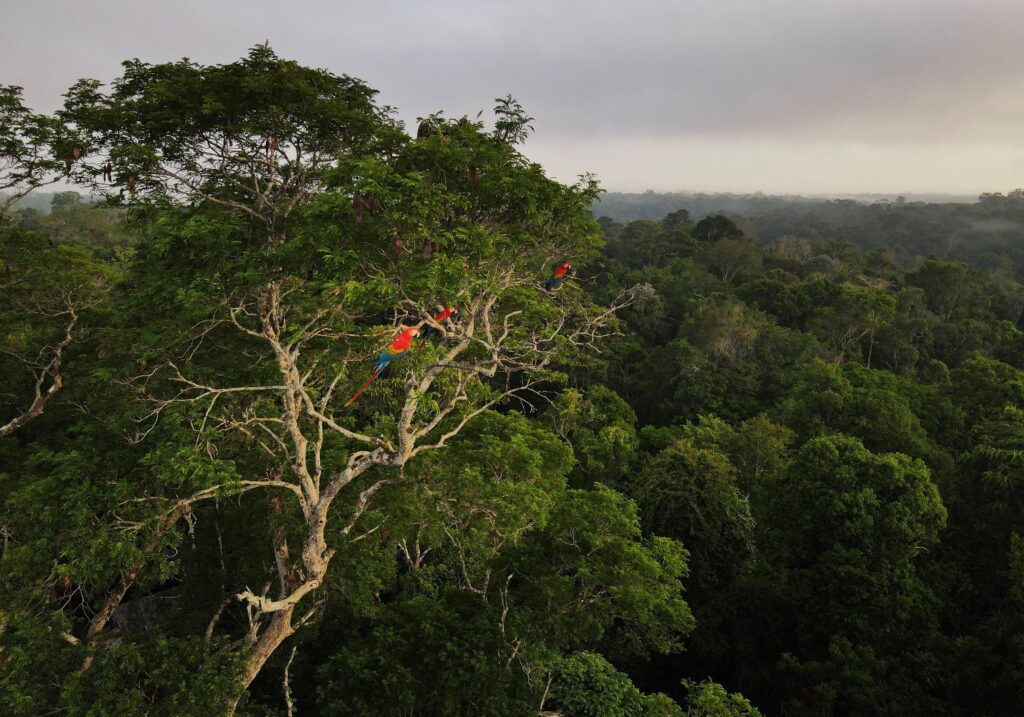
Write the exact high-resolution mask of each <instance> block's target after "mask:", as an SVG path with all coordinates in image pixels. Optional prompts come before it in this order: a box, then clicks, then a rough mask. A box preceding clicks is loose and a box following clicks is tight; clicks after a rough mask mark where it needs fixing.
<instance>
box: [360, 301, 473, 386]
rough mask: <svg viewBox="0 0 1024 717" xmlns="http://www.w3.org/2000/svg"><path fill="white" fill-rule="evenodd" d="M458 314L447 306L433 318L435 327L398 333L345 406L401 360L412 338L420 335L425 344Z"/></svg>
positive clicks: (410, 329) (457, 311)
mask: <svg viewBox="0 0 1024 717" xmlns="http://www.w3.org/2000/svg"><path fill="white" fill-rule="evenodd" d="M458 313H459V310H458V308H456V307H454V306H449V307H447V308H445V309H443V310H442V311H441V312H440V313H438V314H437V315H436V316H435V317H434V323H435V324H437V326H434V325H428V326H427V327H426V328H425V329H423V331H422V332H421V331H420V329H419V327H418V326H413V327H412V328H409V329H405V330H403V331H402V332H401V333H399V334H398V336H396V337H395V338H394V339H393V340H392V341H391V343H390V344H388V346H387V348H385V349H384V350H383V351H381V352H380V356H378V357H377V360H376V361H374V362H373V363H374V365H375V366H376V367H377V368H376V369H374V372H373V375H371V376H370V378H369V379H367V381H366V383H364V384H363V385H362V387H360V389H359V390H358V391H356V393H355V395H354V396H352V398H350V399H349V400H348V403H346V404H345V405H346V406H348V405H350V404H351V403H352V402H353V401H355V400H356V399H357V398H359V396H360V395H361V394H362V393H363V391H365V390H366V389H367V388H369V386H370V384H371V383H373V381H374V379H376V378H377V377H378V376H380V374H381V372H382V371H383V370H384V369H385V368H387V366H388V364H390V363H391V362H392V361H394V360H395V359H397V358H401V357H402V356H403V355H404V354H405V352H406V351H408V350H409V349H410V347H411V346H412V341H413V339H414V338H416V337H417V336H419V335H420V334H421V333H422V334H423V336H422V338H423V341H424V342H425V341H426V340H427V339H428V338H430V337H431V336H433V335H434V334H439V333H441V329H439V328H438V326H441V325H443V324H444V322H445V321H447V320H448V319H450V318H451V317H452V316H453V315H455V314H458ZM421 345H422V344H421Z"/></svg>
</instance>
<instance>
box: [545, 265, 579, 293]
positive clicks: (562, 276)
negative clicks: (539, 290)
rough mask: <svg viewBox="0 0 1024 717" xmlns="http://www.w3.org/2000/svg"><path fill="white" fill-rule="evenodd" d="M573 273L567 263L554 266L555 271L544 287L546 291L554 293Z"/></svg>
mask: <svg viewBox="0 0 1024 717" xmlns="http://www.w3.org/2000/svg"><path fill="white" fill-rule="evenodd" d="M574 273H575V271H573V268H572V264H571V263H570V262H568V261H563V262H562V263H561V264H557V265H555V270H554V271H553V272H552V273H551V278H550V279H548V283H547V284H545V285H544V289H545V290H546V291H554V290H555V289H557V288H558V287H560V286H561V285H562V282H563V281H565V280H566V279H568V278H569V277H571V276H572V275H573V274H574Z"/></svg>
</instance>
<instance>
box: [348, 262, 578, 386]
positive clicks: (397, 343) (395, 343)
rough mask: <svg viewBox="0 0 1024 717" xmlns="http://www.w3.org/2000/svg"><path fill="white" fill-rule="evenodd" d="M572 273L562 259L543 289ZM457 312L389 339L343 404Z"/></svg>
mask: <svg viewBox="0 0 1024 717" xmlns="http://www.w3.org/2000/svg"><path fill="white" fill-rule="evenodd" d="M573 273H574V271H573V268H572V263H571V262H568V261H563V262H561V263H560V264H556V265H555V267H554V269H553V270H552V273H551V278H550V279H548V282H547V283H546V284H545V285H544V289H545V290H546V291H548V292H552V291H554V290H555V289H557V288H558V287H560V286H561V285H562V284H563V283H564V282H565V280H566V279H568V278H570V277H571V276H572V275H573ZM457 313H459V310H458V309H457V308H456V307H454V306H449V307H447V308H446V309H444V310H443V311H441V312H440V313H439V314H437V315H436V316H435V317H434V324H436V325H433V324H431V325H428V326H427V327H426V328H425V329H423V331H422V332H421V331H420V329H419V327H417V326H413V327H412V328H409V329H405V330H403V331H402V332H401V333H399V334H398V336H396V337H395V338H394V339H393V340H392V341H391V343H390V344H388V346H387V348H385V349H384V350H383V351H381V352H380V356H378V357H377V360H376V361H374V362H373V363H374V365H375V366H376V369H374V372H373V375H372V376H370V378H369V379H367V381H366V383H364V384H363V385H362V386H361V387H360V389H359V390H358V391H356V393H355V395H354V396H352V398H350V399H349V400H348V403H346V404H345V405H346V406H348V405H350V404H351V403H352V402H353V401H355V400H356V399H357V398H359V396H360V395H362V393H363V391H365V390H366V389H367V388H369V386H370V384H371V383H373V381H374V379H376V378H377V377H378V376H380V374H381V372H382V371H383V370H384V369H385V368H387V366H388V364H390V363H391V362H392V361H394V360H395V359H398V358H401V357H402V356H403V355H404V354H405V352H406V351H408V350H409V348H410V347H411V346H412V342H413V339H414V338H416V337H417V336H419V335H420V333H422V334H423V336H422V338H423V341H426V340H427V339H428V338H430V337H431V336H433V335H435V334H439V333H441V329H440V328H438V327H439V326H442V325H443V324H444V322H445V321H447V320H448V319H450V318H451V317H452V316H453V315H454V314H457Z"/></svg>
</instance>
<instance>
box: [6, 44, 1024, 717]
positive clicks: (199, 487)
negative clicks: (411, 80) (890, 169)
mask: <svg viewBox="0 0 1024 717" xmlns="http://www.w3.org/2000/svg"><path fill="white" fill-rule="evenodd" d="M4 96H5V97H6V98H7V103H8V106H9V107H10V108H13V109H12V110H11V111H12V112H13V113H14V114H12V115H11V116H15V115H16V116H17V117H18V118H20V119H19V122H22V123H23V124H22V125H21V126H32V127H41V128H45V130H46V132H45V133H41V134H36V135H33V136H34V137H35V139H34V140H33V141H35V142H36V144H35V145H34V147H35V149H34V150H33V151H35V152H37V153H38V152H42V151H43V149H44V148H45V149H46V152H48V153H49V154H48V155H47V156H48V157H49V159H48V160H47V161H48V162H49V164H41V165H39V168H38V171H37V170H35V169H34V170H33V171H34V172H36V173H35V174H33V175H32V176H31V178H30V179H26V178H25V177H24V176H23V175H17V174H12V175H9V176H10V177H11V179H10V182H11V186H12V187H15V185H17V187H16V189H17V188H27V189H29V190H31V189H34V188H35V186H42V185H43V184H44V183H45V182H47V181H49V180H50V179H52V178H53V176H52V175H48V174H46V172H47V171H50V172H58V173H63V174H62V176H63V178H64V181H71V180H73V181H76V182H79V183H80V184H81V185H82V186H83V187H88V188H89V189H91V191H93V192H98V193H101V194H103V195H104V196H105V201H104V202H102V203H95V204H94V203H91V202H87V201H83V200H81V199H80V198H79V195H77V194H75V193H59V194H56V195H54V196H53V199H52V211H51V212H50V213H49V214H45V215H44V214H41V213H39V212H38V211H35V210H33V209H25V208H21V209H17V208H15V210H14V211H12V212H10V213H9V215H8V216H7V217H6V219H5V220H4V223H3V224H2V225H0V242H2V244H0V246H2V257H0V258H2V261H3V265H4V272H5V273H4V277H3V279H2V281H3V282H4V287H5V294H4V301H3V304H2V305H0V332H2V336H3V338H4V342H5V351H4V353H3V354H2V356H0V362H2V368H3V369H4V371H3V373H2V378H0V380H2V382H3V387H2V390H0V411H2V413H0V427H2V428H3V432H2V433H0V536H2V551H3V552H2V554H0V703H2V704H3V705H4V706H5V714H12V715H38V714H66V715H100V714H102V715H139V714H149V715H219V714H226V713H232V712H234V713H236V714H251V715H293V714H301V715H395V716H396V717H399V716H412V715H422V716H427V715H431V716H432V715H463V714H464V715H494V716H495V717H499V716H505V715H537V714H545V713H546V714H561V715H564V716H565V717H584V716H586V717H591V716H592V717H606V716H608V717H611V716H615V715H623V716H627V715H644V716H648V717H665V716H677V715H693V716H695V717H696V716H705V715H706V716H708V717H711V716H716V717H717V716H719V715H721V716H730V717H731V716H735V717H754V716H756V715H761V714H764V715H775V714H779V715H782V714H786V715H865V714H899V715H949V716H951V717H952V716H961V715H962V716H964V717H966V716H967V715H993V716H995V715H1012V714H1019V713H1020V712H1021V711H1022V710H1024V692H1022V690H1021V688H1020V685H1021V684H1022V681H1024V638H1022V637H1021V636H1022V635H1024V501H1022V497H1021V496H1022V495H1024V494H1022V492H1021V488H1022V486H1021V477H1022V476H1024V461H1022V458H1021V457H1022V455H1024V333H1022V331H1021V326H1020V318H1021V313H1022V308H1024V287H1022V286H1021V285H1020V284H1018V283H1017V282H1016V281H1015V280H1014V279H1013V278H1012V275H1011V273H1010V272H1009V271H1006V270H1000V269H999V268H998V267H1000V266H1003V265H1004V264H1005V266H1006V267H1009V266H1011V265H1013V266H1015V262H1016V261H1017V259H1016V257H1015V252H1016V251H1017V250H1018V248H1019V247H1018V245H1015V244H1007V246H1006V251H1005V252H1002V253H1000V252H1001V250H1000V249H998V248H994V247H990V251H989V253H988V254H986V255H985V256H984V257H981V256H980V255H979V256H965V257H963V258H967V259H970V260H971V263H966V264H965V263H960V262H957V261H954V260H952V259H951V258H950V257H949V256H946V257H944V258H936V257H934V256H933V257H928V256H918V254H922V255H925V254H929V253H934V252H930V251H927V250H924V249H919V248H918V247H927V246H928V242H929V241H931V239H930V238H929V237H930V236H931V235H929V236H922V235H919V234H918V233H917V232H918V230H917V229H916V228H915V225H912V224H911V225H909V228H908V229H907V232H908V233H907V238H906V240H904V239H902V238H899V239H897V238H892V237H893V236H894V235H889V234H877V235H875V239H873V241H875V242H876V243H875V244H872V245H864V246H862V247H861V248H863V249H865V250H866V251H858V250H857V249H855V248H852V247H851V246H849V245H846V244H843V243H841V242H842V241H849V240H850V237H851V235H854V234H858V233H864V234H867V233H871V232H873V231H874V229H875V228H876V227H877V225H876V224H873V223H872V222H869V221H867V219H864V221H860V220H858V219H857V218H856V217H858V216H861V214H858V212H867V213H871V212H897V211H905V209H904V208H897V207H895V206H894V207H888V208H883V209H874V208H870V207H868V208H865V207H864V206H863V205H857V207H856V208H851V209H850V211H849V213H848V214H849V224H850V226H851V227H852V229H851V230H850V231H849V232H845V233H843V232H837V233H836V234H835V235H831V234H829V232H828V231H826V230H825V229H822V227H821V226H817V228H816V229H815V230H814V231H813V232H812V231H810V230H808V231H804V230H802V229H801V228H800V227H801V222H802V221H804V219H802V218H801V216H800V215H796V214H793V215H790V214H786V212H784V211H783V212H781V214H780V215H779V218H778V221H779V222H783V221H787V222H790V223H791V225H792V231H791V232H789V230H787V232H789V233H792V234H793V236H791V237H780V238H775V237H772V240H769V239H768V238H766V237H769V236H770V232H763V231H761V226H760V225H756V228H755V224H756V222H755V220H751V221H750V222H749V223H748V222H744V221H734V220H733V219H730V218H729V217H726V216H724V215H721V214H716V213H711V214H709V215H707V216H701V217H699V220H698V221H695V220H694V219H692V218H691V217H690V215H689V213H688V212H686V211H675V212H672V213H669V214H667V216H665V217H664V219H662V220H660V221H651V220H640V221H634V222H630V223H628V224H619V223H617V222H615V221H614V220H612V219H609V218H607V217H604V218H601V219H600V220H599V221H598V222H596V223H595V222H593V221H592V220H591V219H590V215H589V208H590V207H591V205H592V203H593V202H594V200H595V197H596V187H595V185H594V184H593V182H592V181H590V180H589V179H588V178H584V179H582V180H581V182H580V183H578V184H576V185H573V186H565V185H561V184H559V183H557V182H554V181H552V180H550V179H548V178H547V177H546V176H545V175H544V173H543V171H542V170H541V168H540V167H538V166H537V165H535V164H533V163H531V162H529V161H528V160H527V159H526V158H525V157H524V156H523V154H521V152H520V150H519V146H520V145H521V144H522V142H523V141H524V140H525V138H526V136H527V135H528V133H529V127H530V122H531V118H529V117H528V116H527V115H526V114H525V113H524V112H523V110H522V108H520V107H519V106H518V104H516V103H515V101H514V100H512V99H510V98H506V99H504V100H500V101H499V103H498V106H497V108H496V111H495V115H494V120H493V123H492V125H491V126H490V127H487V126H485V124H484V123H483V122H481V121H474V120H469V119H467V118H462V119H455V120H452V119H447V118H445V117H444V116H442V115H440V114H438V115H434V116H431V117H429V118H426V119H425V120H424V121H423V122H422V124H421V125H420V126H419V128H418V131H416V132H415V133H414V134H415V136H411V134H410V133H408V132H406V130H405V128H404V127H403V126H402V125H401V124H400V123H398V122H397V121H395V120H394V118H393V116H392V114H391V113H390V111H389V110H388V109H387V108H382V107H379V106H378V105H376V104H375V101H374V93H373V91H372V90H371V89H369V88H368V87H367V86H365V85H364V84H363V83H361V82H360V81H358V80H355V79H352V78H348V77H340V76H336V75H333V74H331V73H328V72H324V71H320V70H312V69H309V68H304V67H301V66H299V65H297V64H295V63H292V62H288V61H285V60H282V59H280V58H278V57H276V56H275V55H274V54H273V53H272V52H271V51H270V50H269V49H267V48H265V47H257V48H254V49H253V50H252V51H251V52H250V54H249V55H248V56H247V57H245V58H242V59H241V60H240V61H238V62H235V63H231V64H228V65H223V66H215V67H204V66H199V65H195V64H193V63H190V62H187V61H183V62H179V63H169V64H163V65H146V64H143V63H139V62H129V63H126V64H125V71H124V75H123V76H122V77H121V78H119V79H118V80H117V81H116V82H115V83H113V85H111V87H110V88H109V89H108V88H104V87H103V86H102V85H100V84H99V83H97V82H94V81H83V82H81V83H79V84H77V85H76V86H75V87H74V88H72V89H71V91H70V92H69V94H68V104H67V106H66V107H65V109H64V110H63V111H62V112H61V113H59V116H57V117H54V118H40V117H37V116H35V115H32V114H31V113H29V112H28V111H27V110H25V109H24V108H23V107H22V106H21V105H20V100H19V94H18V92H17V90H16V88H8V89H7V90H6V94H5V95H4ZM25 122H29V123H30V125H25V124H24V123H25ZM69 138H73V140H72V139H69ZM72 141H73V142H74V144H73V147H72V149H75V151H74V152H73V153H72V154H71V155H70V157H71V160H73V161H71V160H66V159H65V158H67V157H69V155H68V151H69V150H68V142H72ZM4 151H6V152H7V155H6V156H5V160H6V161H8V166H11V167H18V166H20V165H19V162H20V163H22V164H23V163H24V143H22V144H20V145H18V146H17V147H15V146H13V145H12V148H8V149H7V150H4ZM18 152H21V153H22V154H17V153H18ZM44 154H45V153H44ZM33 156H35V155H33ZM40 172H41V173H40ZM19 177H20V178H19ZM26 181H30V182H31V183H32V186H27V185H26V184H25V182H26ZM1013 201H1015V199H1013V198H1002V199H997V200H989V201H987V202H982V203H980V204H978V205H974V206H972V208H971V209H970V211H971V212H973V213H976V214H978V216H981V217H982V218H984V217H988V218H989V219H992V220H993V221H995V220H997V219H999V220H1001V217H1002V214H1001V213H1003V212H1006V211H1009V208H1008V207H1009V204H1007V202H1010V203H1012V202H1013ZM22 206H23V205H22ZM906 211H909V210H906ZM922 211H923V210H922ZM927 211H929V212H932V213H933V214H934V213H938V212H943V211H948V212H950V213H951V214H952V213H955V212H956V211H960V210H959V209H948V208H947V209H944V208H942V207H933V208H929V209H928V210H927ZM986 212H987V213H988V214H986ZM863 216H864V217H866V216H868V215H867V214H865V215H863ZM871 216H873V215H871ZM755 233H756V234H757V235H760V240H757V239H756V237H755ZM599 234H600V235H601V236H599ZM858 235H859V234H858ZM887 237H889V238H888V239H887ZM602 239H603V241H602ZM889 241H891V243H886V242H889ZM562 259H571V260H572V261H573V262H574V263H575V264H577V265H578V266H579V271H578V273H577V274H576V276H575V277H574V278H573V279H571V280H569V281H567V282H565V284H564V285H563V286H562V287H560V288H559V289H558V290H557V291H554V292H547V291H544V290H543V286H544V282H545V281H546V279H547V278H548V276H549V273H550V271H551V266H552V264H553V263H555V262H556V261H559V260H562ZM1000 262H1004V264H1001V263H1000ZM993 267H997V268H993ZM452 304H456V305H458V306H460V307H461V311H460V315H459V318H458V319H457V320H455V321H451V322H444V323H442V324H437V325H436V326H435V328H437V329H438V333H437V334H436V335H435V336H433V337H428V338H427V339H423V340H421V339H417V341H416V342H415V348H414V349H412V350H411V351H410V352H409V353H408V354H406V355H405V356H404V357H403V358H401V359H400V360H398V361H396V362H394V363H393V364H392V365H391V366H389V367H388V369H387V370H386V371H385V372H384V373H383V374H382V375H381V377H380V379H378V381H377V382H375V383H373V384H372V385H371V386H370V388H369V389H368V390H367V392H366V393H365V394H364V395H363V396H362V397H361V398H360V399H359V401H358V402H356V403H354V404H352V405H351V406H347V405H345V399H346V398H348V397H349V396H351V395H352V394H353V393H354V392H355V390H356V389H357V388H358V387H359V386H360V385H361V384H362V383H363V381H364V380H365V379H366V378H368V376H369V373H370V371H371V370H372V363H371V361H372V359H373V357H375V356H376V355H377V353H378V352H379V351H380V349H381V348H383V347H384V346H385V345H387V343H388V342H389V341H390V340H391V339H392V338H393V337H394V335H395V334H396V333H397V331H398V330H399V329H400V328H402V327H406V326H413V325H419V326H432V325H434V323H432V322H433V316H434V314H435V312H436V310H437V307H439V306H440V307H443V306H448V305H452ZM33 408H35V409H37V410H33Z"/></svg>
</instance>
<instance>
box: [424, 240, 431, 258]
mask: <svg viewBox="0 0 1024 717" xmlns="http://www.w3.org/2000/svg"><path fill="white" fill-rule="evenodd" d="M433 253H434V247H433V246H432V245H431V243H430V240H429V239H424V240H423V260H424V261H430V257H431V256H432V255H433Z"/></svg>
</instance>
